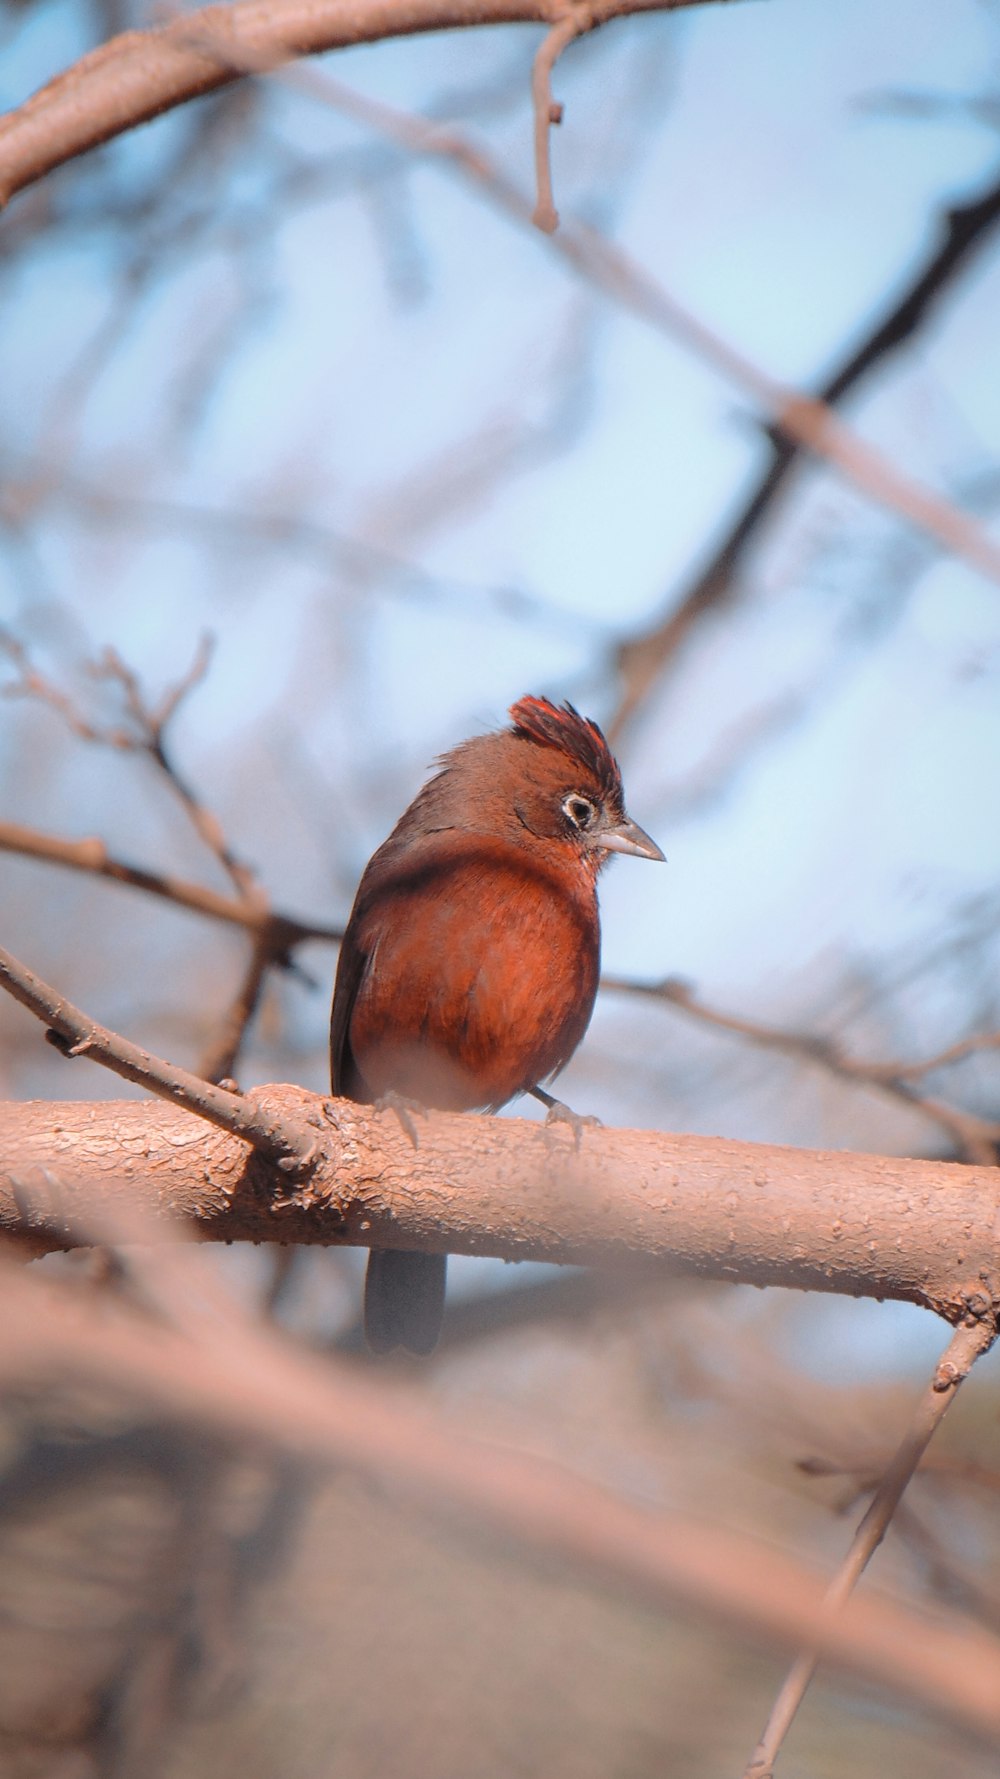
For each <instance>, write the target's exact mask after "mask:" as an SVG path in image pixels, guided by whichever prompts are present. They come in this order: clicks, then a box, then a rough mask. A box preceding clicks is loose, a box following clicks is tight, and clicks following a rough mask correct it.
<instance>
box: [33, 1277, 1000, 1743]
mask: <svg viewBox="0 0 1000 1779" xmlns="http://www.w3.org/2000/svg"><path fill="white" fill-rule="evenodd" d="M132 1252H133V1251H132V1250H129V1251H128V1256H129V1257H131V1255H132ZM165 1258H166V1257H165V1256H164V1254H163V1252H162V1251H161V1252H160V1254H159V1255H158V1256H157V1258H156V1262H155V1263H154V1264H151V1265H146V1266H145V1267H144V1263H143V1260H142V1255H141V1250H140V1251H139V1252H138V1253H137V1254H136V1255H135V1259H134V1260H133V1262H132V1264H133V1265H135V1264H137V1265H138V1267H139V1269H140V1270H139V1273H138V1275H137V1283H138V1284H139V1286H140V1287H146V1288H147V1289H148V1290H149V1291H150V1293H151V1294H152V1295H151V1302H152V1303H153V1305H154V1306H155V1307H156V1311H157V1316H156V1320H151V1319H150V1318H149V1317H148V1316H146V1315H142V1314H138V1313H137V1312H136V1311H135V1309H134V1308H132V1307H130V1306H128V1305H127V1304H123V1303H122V1302H120V1301H119V1302H110V1303H109V1302H102V1303H101V1304H100V1305H99V1306H98V1308H97V1309H96V1312H95V1306H94V1304H93V1302H92V1301H88V1299H87V1298H86V1297H85V1296H82V1295H81V1294H80V1293H76V1292H69V1291H67V1290H65V1289H63V1290H59V1289H53V1287H52V1286H51V1284H49V1283H47V1282H45V1281H43V1280H42V1279H36V1278H31V1277H28V1276H27V1275H24V1274H19V1273H18V1272H17V1271H15V1269H10V1268H9V1269H6V1274H7V1276H6V1277H5V1278H4V1281H3V1284H4V1290H3V1302H4V1312H5V1331H4V1340H3V1343H2V1345H0V1372H2V1375H3V1377H4V1380H5V1382H6V1384H7V1385H8V1387H12V1388H16V1389H19V1390H23V1389H24V1388H25V1387H26V1386H27V1385H36V1386H38V1385H44V1386H47V1387H49V1388H51V1387H52V1385H53V1384H55V1383H58V1384H59V1385H60V1386H65V1384H66V1383H67V1382H68V1381H70V1380H73V1379H76V1380H79V1381H80V1382H82V1383H84V1384H85V1385H87V1386H92V1385H94V1384H97V1385H98V1386H99V1387H100V1388H101V1389H102V1391H106V1390H108V1389H109V1388H111V1389H113V1390H114V1391H115V1392H117V1393H118V1395H119V1396H120V1397H121V1398H122V1399H123V1400H124V1401H134V1402H135V1403H137V1404H139V1405H141V1408H142V1412H143V1414H144V1415H148V1414H149V1412H150V1410H151V1409H152V1408H155V1409H157V1410H158V1411H159V1412H160V1413H161V1414H163V1415H165V1416H166V1417H168V1418H169V1419H170V1420H173V1421H176V1422H180V1423H182V1424H187V1425H192V1424H193V1425H195V1426H199V1427H202V1428H205V1429H207V1430H208V1431H210V1433H211V1435H212V1437H213V1439H216V1440H218V1439H220V1438H228V1439H231V1440H238V1441H240V1442H243V1443H246V1442H248V1441H249V1442H252V1444H254V1445H259V1444H260V1443H261V1442H264V1443H265V1444H266V1445H269V1446H276V1447H278V1448H279V1449H280V1450H282V1451H284V1452H287V1453H289V1454H290V1455H291V1456H293V1457H295V1458H297V1459H299V1460H300V1461H306V1462H311V1463H315V1462H317V1461H319V1462H322V1463H323V1464H326V1465H329V1464H335V1465H338V1466H343V1465H348V1466H350V1467H351V1468H352V1469H354V1470H357V1471H360V1472H361V1473H362V1474H363V1475H365V1476H368V1477H371V1478H373V1479H375V1480H377V1481H378V1482H379V1483H380V1484H381V1485H382V1486H383V1487H388V1488H390V1489H392V1490H394V1491H395V1492H396V1493H398V1494H401V1495H402V1496H403V1498H404V1499H408V1500H410V1501H414V1502H416V1503H417V1504H418V1505H419V1506H420V1507H421V1509H422V1510H423V1511H424V1512H425V1513H427V1514H428V1515H430V1516H431V1517H433V1518H435V1519H441V1518H444V1519H445V1520H446V1523H447V1524H448V1526H449V1529H450V1531H451V1532H452V1533H453V1532H454V1528H455V1523H456V1513H457V1514H458V1515H459V1524H461V1523H462V1520H463V1519H464V1518H466V1516H469V1517H471V1519H472V1522H473V1523H479V1524H483V1525H486V1526H488V1527H490V1528H491V1529H492V1530H493V1531H494V1532H495V1533H500V1534H501V1535H502V1536H504V1537H505V1538H509V1539H513V1540H514V1542H515V1544H516V1546H517V1547H519V1548H520V1549H521V1550H522V1551H524V1552H525V1553H531V1554H532V1556H533V1557H535V1558H537V1556H538V1555H542V1556H543V1557H544V1558H545V1559H546V1560H548V1561H551V1560H553V1559H555V1560H557V1561H560V1562H561V1563H563V1564H566V1565H568V1566H569V1567H570V1569H571V1570H572V1571H573V1572H575V1573H580V1574H583V1575H584V1576H586V1577H588V1578H589V1579H591V1580H597V1581H598V1582H600V1583H601V1584H603V1585H605V1586H610V1587H611V1588H613V1589H614V1590H616V1591H624V1592H625V1593H626V1594H627V1595H629V1596H631V1597H634V1598H637V1599H640V1600H644V1601H646V1602H648V1603H649V1604H651V1605H653V1606H656V1607H674V1606H676V1605H677V1604H681V1605H683V1606H685V1607H688V1608H693V1609H695V1610H697V1611H699V1612H707V1613H708V1614H710V1615H711V1616H713V1617H717V1618H721V1619H722V1620H723V1621H725V1622H727V1623H729V1624H732V1625H735V1626H736V1627H738V1628H740V1629H742V1630H744V1631H751V1632H753V1633H754V1634H756V1635H760V1634H761V1633H764V1634H765V1635H766V1636H768V1637H770V1638H774V1639H778V1640H779V1641H782V1642H788V1641H790V1640H795V1639H798V1640H808V1641H810V1642H815V1643H816V1645H817V1646H818V1647H819V1648H821V1650H822V1652H823V1654H824V1656H826V1657H827V1658H828V1659H830V1660H833V1661H836V1662H837V1663H838V1664H839V1665H842V1666H843V1667H845V1668H846V1669H847V1670H848V1671H850V1672H853V1673H855V1674H858V1675H860V1676H862V1677H863V1678H864V1679H865V1680H867V1681H869V1682H870V1681H871V1680H876V1681H879V1682H881V1683H882V1684H883V1685H889V1686H891V1687H895V1688H897V1689H900V1690H902V1691H903V1692H905V1693H906V1694H907V1695H908V1696H909V1697H910V1698H914V1699H916V1700H917V1701H918V1702H919V1703H920V1705H921V1706H923V1707H924V1708H930V1709H931V1710H933V1711H936V1712H937V1713H939V1714H941V1715H943V1716H945V1717H947V1718H950V1719H951V1721H953V1722H956V1723H959V1724H961V1725H962V1726H963V1727H964V1728H966V1729H971V1730H974V1731H975V1732H977V1733H978V1734H980V1735H985V1736H986V1737H988V1738H989V1740H990V1741H991V1742H996V1741H997V1740H998V1739H1000V1704H998V1701H1000V1644H998V1643H997V1642H996V1640H994V1639H993V1638H992V1637H989V1636H987V1635H985V1634H984V1633H983V1632H981V1631H979V1630H977V1629H974V1628H971V1627H969V1626H968V1625H967V1624H964V1623H963V1622H962V1621H960V1620H956V1619H955V1618H953V1617H952V1618H949V1617H946V1616H945V1615H940V1616H939V1617H938V1618H937V1619H936V1620H934V1621H931V1622H928V1619H927V1617H926V1615H924V1614H917V1613H915V1612H913V1611H911V1610H908V1609H906V1608H905V1607H900V1606H898V1605H893V1604H890V1603H889V1602H887V1601H883V1600H878V1599H866V1600H861V1601H859V1600H851V1601H848V1602H847V1603H846V1605H845V1607H844V1608H843V1609H842V1611H841V1612H840V1613H838V1614H837V1615H836V1616H835V1617H832V1616H831V1615H830V1614H829V1612H827V1611H825V1610H824V1607H823V1603H822V1598H821V1595H820V1591H819V1589H818V1587H817V1585H816V1582H815V1579H814V1578H813V1577H812V1576H811V1575H810V1574H809V1573H808V1572H807V1571H805V1570H804V1569H803V1568H802V1567H801V1566H800V1565H799V1564H797V1563H795V1562H794V1561H790V1560H789V1559H788V1558H785V1557H782V1556H780V1555H779V1554H778V1553H777V1552H775V1551H773V1550H769V1549H764V1548H762V1547H761V1546H760V1545H759V1544H757V1543H755V1542H754V1541H753V1540H751V1539H750V1538H747V1537H746V1536H743V1535H740V1534H736V1533H732V1532H727V1531H725V1530H722V1529H719V1528H715V1527H710V1526H708V1525H706V1524H704V1523H703V1522H699V1521H697V1520H693V1519H691V1518H690V1517H686V1516H682V1515H679V1514H667V1513H664V1512H655V1511H650V1510H649V1509H646V1508H643V1507H639V1506H636V1505H634V1504H633V1503H632V1502H630V1501H627V1500H623V1499H621V1498H619V1497H617V1496H615V1495H613V1494H611V1493H609V1492H607V1491H606V1490H604V1489H602V1488H600V1487H598V1486H597V1485H595V1484H594V1483H591V1482H589V1481H587V1480H586V1479H584V1478H583V1477H580V1476H576V1475H574V1474H572V1473H571V1472H569V1471H566V1470H562V1469H560V1468H558V1467H556V1466H555V1465H553V1464H549V1463H546V1462H544V1461H542V1460H540V1459H537V1458H534V1457H530V1456H528V1455H525V1454H522V1453H520V1452H517V1451H514V1450H510V1449H506V1448H504V1447H503V1446H500V1445H498V1444H496V1443H493V1442H490V1443H487V1442H485V1441H482V1440H478V1439H476V1438H474V1437H472V1436H471V1435H469V1434H467V1433H465V1432H463V1431H461V1430H460V1429H458V1428H456V1427H455V1425H454V1423H453V1422H452V1421H448V1422H445V1421H444V1420H443V1419H442V1417H441V1416H440V1415H439V1414H434V1413H430V1412H428V1409H427V1406H426V1404H422V1403H418V1402H417V1401H416V1400H415V1399H414V1396H413V1393H412V1392H404V1391H403V1390H401V1389H399V1388H398V1387H395V1388H389V1387H386V1386H385V1385H384V1384H382V1383H380V1382H379V1380H377V1379H375V1378H373V1377H372V1376H371V1375H370V1374H366V1375H365V1376H364V1377H363V1378H357V1377H355V1376H352V1374H351V1372H350V1370H349V1369H347V1368H346V1367H344V1366H338V1365H337V1364H336V1363H335V1362H333V1361H331V1360H330V1359H329V1358H328V1357H326V1356H324V1358H323V1359H321V1360H320V1359H317V1358H316V1357H315V1356H313V1355H311V1354H309V1353H306V1352H303V1351H302V1350H301V1349H296V1348H294V1347H292V1346H291V1344H290V1343H289V1342H287V1341H285V1340H282V1339H280V1338H279V1337H277V1336H276V1335H275V1334H274V1333H273V1332H271V1331H269V1330H267V1329H265V1328H263V1327H262V1326H260V1325H259V1324H258V1325H255V1324H254V1323H253V1322H252V1321H251V1320H250V1319H249V1318H248V1317H244V1316H242V1315H240V1314H239V1312H238V1311H237V1310H236V1309H235V1307H234V1306H232V1305H231V1304H228V1303H227V1302H226V1301H225V1300H224V1299H222V1298H221V1297H220V1294H219V1293H218V1291H217V1290H213V1289H212V1287H211V1284H210V1282H208V1281H206V1280H205V1279H204V1278H203V1277H202V1276H201V1269H200V1268H198V1267H197V1266H196V1264H195V1262H196V1261H197V1258H198V1257H197V1256H196V1255H193V1254H190V1253H183V1252H178V1251H177V1250H174V1251H173V1253H172V1254H171V1255H170V1258H169V1264H166V1265H164V1264H163V1262H164V1259H165ZM126 1263H128V1258H127V1259H126ZM143 1267H144V1270H143ZM206 1291H207V1292H208V1305H207V1309H206V1310H203V1311H199V1309H198V1308H197V1307H196V1306H198V1305H199V1303H200V1302H201V1300H202V1296H203V1294H204V1293H205V1292H206ZM178 1309H183V1311H184V1314H183V1319H178V1318H177V1317H176V1316H175V1315H174V1313H173V1312H174V1311H175V1310H178Z"/></svg>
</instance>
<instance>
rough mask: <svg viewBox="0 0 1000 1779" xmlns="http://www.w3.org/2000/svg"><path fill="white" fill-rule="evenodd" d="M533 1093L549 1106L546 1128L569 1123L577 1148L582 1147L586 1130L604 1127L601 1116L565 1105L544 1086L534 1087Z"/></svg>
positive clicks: (549, 1128)
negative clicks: (581, 1139) (581, 1142)
mask: <svg viewBox="0 0 1000 1779" xmlns="http://www.w3.org/2000/svg"><path fill="white" fill-rule="evenodd" d="M531 1093H532V1096H533V1098H535V1099H536V1100H540V1101H541V1103H542V1105H543V1106H545V1107H546V1108H547V1110H546V1113H545V1128H546V1130H551V1129H552V1127H553V1125H554V1124H568V1125H569V1127H570V1130H571V1131H572V1132H573V1144H574V1147H575V1148H577V1149H579V1147H580V1138H581V1137H582V1135H583V1133H584V1131H585V1130H587V1129H588V1128H589V1129H590V1130H601V1129H602V1128H603V1126H602V1124H601V1120H600V1119H599V1118H595V1117H593V1115H592V1114H591V1113H589V1112H574V1111H573V1110H572V1108H571V1107H570V1106H566V1105H564V1104H563V1102H562V1100H557V1099H556V1097H555V1094H553V1093H546V1091H545V1089H544V1087H533V1088H532V1089H531Z"/></svg>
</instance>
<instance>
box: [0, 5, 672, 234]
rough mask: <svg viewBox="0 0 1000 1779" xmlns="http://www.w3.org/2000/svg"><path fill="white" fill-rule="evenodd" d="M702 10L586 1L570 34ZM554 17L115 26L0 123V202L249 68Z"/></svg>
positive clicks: (333, 14)
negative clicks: (649, 15) (115, 33)
mask: <svg viewBox="0 0 1000 1779" xmlns="http://www.w3.org/2000/svg"><path fill="white" fill-rule="evenodd" d="M704 3H705V0H588V4H587V8H586V24H583V22H581V25H580V26H579V27H578V28H577V30H576V31H574V33H573V35H578V34H579V31H580V30H583V29H589V30H594V29H595V28H596V27H597V26H598V25H602V24H606V23H607V21H608V20H609V19H613V18H624V17H628V16H631V15H633V14H636V13H643V12H669V11H675V10H679V9H680V8H681V7H686V6H690V5H695V4H704ZM581 11H582V9H581ZM565 16H566V0H471V4H470V0H356V3H355V4H353V5H350V6H347V5H345V4H344V0H283V3H282V4H281V5H276V4H274V3H273V0H236V3H235V4H232V5H222V6H206V7H203V8H202V9H201V10H200V11H198V12H189V13H185V14H184V15H183V16H182V17H180V18H176V19H171V20H170V21H169V23H167V24H163V25H156V26H153V27H152V28H150V29H149V30H146V31H126V32H124V33H123V34H122V35H121V36H119V37H114V38H112V39H111V41H110V42H108V43H104V44H102V45H101V46H100V48H99V49H95V50H91V51H90V53H89V54H88V55H85V56H82V57H81V58H80V60H79V61H78V62H75V63H74V64H73V65H72V67H70V68H68V69H66V71H65V72H64V73H62V74H60V75H57V77H56V78H55V80H51V81H49V82H48V84H47V85H46V86H44V87H41V88H40V89H39V91H38V92H37V93H35V94H33V96H32V97H31V98H30V99H27V100H26V101H25V103H24V104H23V105H20V106H18V107H17V109H16V110H14V111H10V112H8V113H7V115H6V116H5V117H4V118H0V207H2V206H3V205H4V204H5V203H7V202H9V200H10V199H11V198H12V197H13V196H14V194H15V193H16V192H18V191H21V190H23V188H24V187H25V186H26V185H30V184H32V183H33V181H34V180H36V179H41V178H42V177H43V176H44V175H45V174H46V173H50V172H51V171H52V170H53V168H55V167H58V166H61V165H62V164H63V162H64V161H68V160H71V159H72V158H73V156H74V155H78V154H84V153H85V152H86V151H87V149H90V148H96V147H97V146H98V145H99V144H100V143H102V142H107V141H109V140H110V139H111V138H112V137H114V136H120V135H121V134H123V132H124V131H126V130H130V129H133V128H134V127H135V125H136V124H141V123H146V122H147V121H148V120H149V119H150V118H152V117H157V116H158V115H159V114H160V113H161V112H163V111H169V110H171V109H172V108H173V107H174V106H177V105H182V104H184V103H185V102H186V101H187V100H189V99H195V98H197V97H199V95H200V94H202V93H208V92H211V91H212V90H213V89H215V88H216V87H220V86H226V85H227V84H228V83H229V82H231V81H233V80H237V79H239V78H240V77H241V75H242V74H244V73H245V72H247V71H248V70H249V71H252V72H254V73H265V72H268V71H269V70H270V69H272V68H278V67H280V66H281V65H282V64H283V63H285V62H288V61H291V60H294V59H295V58H297V57H299V56H307V55H317V54H320V53H322V52H323V51H325V50H332V49H343V48H345V47H346V46H347V45H348V44H356V43H373V42H377V41H378V40H379V39H382V38H391V37H405V36H411V35H413V34H414V33H415V32H421V31H450V30H456V29H459V28H461V27H465V28H468V27H470V26H472V25H500V24H514V23H523V24H536V25H547V26H549V27H550V28H557V27H559V26H560V24H561V23H562V22H563V21H564V19H565ZM220 46H221V47H222V48H223V50H224V54H223V55H221V56H220V53H219V48H220Z"/></svg>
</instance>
